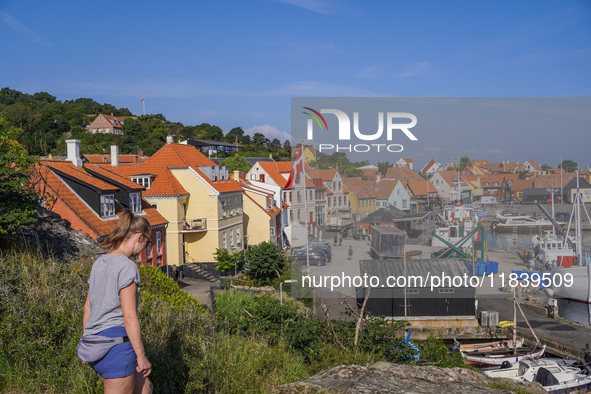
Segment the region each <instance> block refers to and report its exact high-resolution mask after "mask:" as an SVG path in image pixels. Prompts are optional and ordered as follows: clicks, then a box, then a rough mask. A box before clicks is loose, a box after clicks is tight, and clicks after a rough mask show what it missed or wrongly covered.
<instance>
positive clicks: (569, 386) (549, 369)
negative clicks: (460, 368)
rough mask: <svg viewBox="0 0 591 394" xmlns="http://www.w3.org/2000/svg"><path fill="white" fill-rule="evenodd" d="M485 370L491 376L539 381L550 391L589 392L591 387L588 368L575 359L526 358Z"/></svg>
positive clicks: (522, 380) (521, 380) (520, 380)
mask: <svg viewBox="0 0 591 394" xmlns="http://www.w3.org/2000/svg"><path fill="white" fill-rule="evenodd" d="M483 372H484V374H485V375H486V376H488V377H491V378H508V379H513V380H516V381H519V382H538V383H540V384H541V385H542V387H543V388H544V390H546V391H547V392H549V393H556V394H558V393H568V392H573V391H577V392H587V391H588V390H589V389H591V376H589V373H588V371H587V369H585V368H583V367H582V366H581V365H580V364H579V363H578V362H577V361H575V360H562V359H559V358H542V359H537V360H536V359H529V358H524V359H522V360H520V361H519V362H518V363H515V364H514V365H513V366H511V367H509V368H501V369H491V370H486V371H483Z"/></svg>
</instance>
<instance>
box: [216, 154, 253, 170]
mask: <svg viewBox="0 0 591 394" xmlns="http://www.w3.org/2000/svg"><path fill="white" fill-rule="evenodd" d="M220 165H222V166H226V167H228V171H229V172H234V171H240V172H248V171H249V170H250V169H251V167H252V164H250V163H249V162H247V161H246V160H245V159H244V157H242V156H240V155H238V154H234V155H232V156H230V157H228V158H227V159H226V160H224V161H222V162H221V163H220Z"/></svg>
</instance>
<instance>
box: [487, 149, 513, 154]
mask: <svg viewBox="0 0 591 394" xmlns="http://www.w3.org/2000/svg"><path fill="white" fill-rule="evenodd" d="M484 153H488V154H489V155H505V154H507V152H505V151H502V150H500V149H497V148H492V149H487V150H485V151H484Z"/></svg>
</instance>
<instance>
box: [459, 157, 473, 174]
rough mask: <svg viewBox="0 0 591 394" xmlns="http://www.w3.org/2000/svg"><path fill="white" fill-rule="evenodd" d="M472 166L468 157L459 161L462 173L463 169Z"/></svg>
mask: <svg viewBox="0 0 591 394" xmlns="http://www.w3.org/2000/svg"><path fill="white" fill-rule="evenodd" d="M471 165H472V162H471V161H470V158H469V157H468V156H463V157H462V158H461V159H460V165H459V167H460V171H462V170H463V169H464V168H466V167H469V166H471Z"/></svg>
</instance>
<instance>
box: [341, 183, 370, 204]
mask: <svg viewBox="0 0 591 394" xmlns="http://www.w3.org/2000/svg"><path fill="white" fill-rule="evenodd" d="M343 183H344V185H345V187H346V188H347V189H348V190H349V192H351V193H353V194H355V195H356V196H357V197H358V198H360V199H363V198H374V197H375V190H373V189H374V188H373V185H374V182H373V181H364V180H362V179H361V178H345V179H343Z"/></svg>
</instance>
